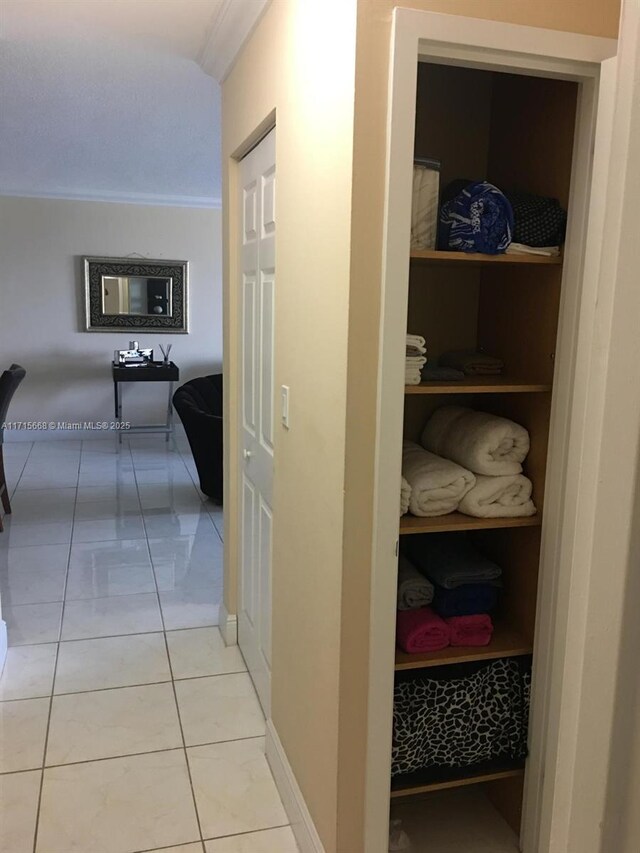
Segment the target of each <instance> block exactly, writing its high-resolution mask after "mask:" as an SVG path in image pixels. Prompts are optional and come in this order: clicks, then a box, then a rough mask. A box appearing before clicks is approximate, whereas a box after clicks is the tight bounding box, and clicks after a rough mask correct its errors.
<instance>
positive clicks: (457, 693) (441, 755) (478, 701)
mask: <svg viewBox="0 0 640 853" xmlns="http://www.w3.org/2000/svg"><path fill="white" fill-rule="evenodd" d="M530 684H531V663H530V658H525V659H522V658H504V659H501V660H495V661H491V662H489V663H482V664H480V665H478V664H472V665H471V666H470V667H468V666H467V667H466V668H463V665H458V666H447V667H439V668H438V669H434V670H431V671H430V674H429V676H428V677H427V676H425V675H424V674H423V673H421V674H420V675H419V676H418V677H410V678H408V679H401V680H399V681H398V682H397V683H396V686H395V691H394V712H393V763H392V775H393V776H397V775H399V774H408V773H415V772H417V771H422V770H425V769H426V768H454V767H456V768H458V767H459V768H462V767H471V766H473V765H482V764H486V763H487V762H491V761H495V760H513V761H517V760H522V759H523V758H525V756H526V754H527V720H528V715H529V694H530Z"/></svg>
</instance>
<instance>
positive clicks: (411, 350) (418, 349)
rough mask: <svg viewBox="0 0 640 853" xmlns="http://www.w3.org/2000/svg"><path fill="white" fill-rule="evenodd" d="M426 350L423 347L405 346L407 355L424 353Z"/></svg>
mask: <svg viewBox="0 0 640 853" xmlns="http://www.w3.org/2000/svg"><path fill="white" fill-rule="evenodd" d="M425 354H426V350H425V348H424V347H409V346H408V347H407V355H425Z"/></svg>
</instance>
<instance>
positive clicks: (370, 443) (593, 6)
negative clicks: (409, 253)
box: [223, 0, 618, 853]
mask: <svg viewBox="0 0 640 853" xmlns="http://www.w3.org/2000/svg"><path fill="white" fill-rule="evenodd" d="M393 5H394V3H393V2H392V0H357V47H356V55H355V57H354V46H355V45H354V41H353V39H354V21H353V14H354V11H355V0H353V2H351V1H350V2H345V0H343V2H328V1H327V0H325V2H322V0H273V3H272V5H271V6H270V8H269V10H268V12H267V14H266V15H265V17H264V18H263V20H262V21H261V23H260V25H259V27H258V29H257V30H256V32H255V33H254V35H253V37H252V39H251V40H250V42H249V43H248V45H247V46H246V48H245V49H244V51H243V53H242V55H241V58H240V61H239V62H238V64H237V66H236V67H235V69H234V71H233V73H232V75H231V76H230V78H229V79H228V80H227V82H226V83H225V84H224V86H223V157H224V165H225V181H226V184H225V191H224V199H225V204H226V205H227V217H230V218H231V221H233V219H234V217H235V216H236V215H237V214H236V209H235V166H234V164H233V163H232V162H230V157H231V155H232V154H233V152H234V151H236V150H237V149H239V148H240V147H241V146H242V145H243V143H244V142H245V140H246V139H247V138H249V137H250V136H251V135H252V133H253V132H254V129H255V128H256V127H258V126H259V125H260V124H261V123H263V122H265V121H266V120H267V118H268V116H269V115H270V114H272V113H273V111H274V110H275V114H276V123H277V158H278V166H277V169H278V240H277V258H278V260H277V263H278V289H277V304H276V385H280V384H281V383H285V384H288V385H290V387H291V394H292V397H291V405H292V429H291V431H290V433H285V432H283V431H281V430H280V429H279V428H278V431H277V438H276V471H275V483H274V486H275V497H274V513H275V528H274V552H273V561H274V612H273V625H274V637H273V640H274V644H273V684H272V688H273V719H274V723H275V725H276V728H277V730H278V733H279V735H280V738H281V740H282V742H283V744H284V747H285V750H286V752H287V755H288V758H289V761H290V763H291V765H292V767H293V770H294V773H295V774H296V777H297V780H298V782H299V784H300V787H301V789H302V793H303V795H304V797H305V800H306V802H307V805H308V806H309V809H310V811H311V815H312V817H313V820H314V822H315V824H316V827H317V829H318V831H319V833H320V836H321V838H322V841H323V844H324V846H325V849H326V850H327V853H366V851H364V849H363V841H362V838H363V824H364V779H365V746H366V743H365V733H366V717H367V704H366V700H367V688H368V683H367V670H368V645H369V606H370V600H369V593H370V570H371V542H372V525H373V509H372V508H373V494H374V471H373V459H374V441H375V423H376V405H377V368H378V365H377V361H376V348H377V341H378V333H379V320H380V313H379V312H380V283H381V277H382V225H383V206H384V171H385V169H384V166H385V132H386V125H385V123H386V108H387V80H388V61H389V44H390V32H391V13H392V8H393ZM401 5H403V6H410V7H414V8H419V9H425V10H432V11H438V12H450V13H451V12H454V13H457V14H462V15H470V16H476V17H483V18H488V19H494V20H502V21H510V22H513V23H520V24H529V25H533V26H542V27H550V28H556V29H561V30H573V31H576V32H582V33H587V34H594V35H603V36H615V35H616V31H617V16H618V3H617V0H582V2H578V0H576V2H572V3H558V2H557V0H545V2H540V0H538V1H537V2H533V0H521V2H514V0H493V2H491V0H480V1H479V2H475V1H474V0H464V1H463V0H459V2H450V0H449V1H448V2H447V0H439V1H438V0H429V2H427V0H424V2H416V0H413V2H411V0H404V2H403V3H402V4H401ZM354 61H355V113H354V112H353V104H352V98H353V74H354ZM225 245H226V246H227V248H228V257H227V259H226V263H225V273H224V279H225V295H226V309H225V323H226V327H225V328H226V330H227V332H228V334H227V342H226V347H227V350H226V353H227V358H226V363H227V364H228V365H229V376H228V379H229V381H228V382H227V389H228V394H229V397H228V399H227V410H228V411H229V412H230V413H231V414H230V418H229V422H228V425H227V426H228V430H229V432H228V439H229V440H228V441H227V447H228V453H229V460H228V462H229V470H230V472H231V483H230V486H229V488H230V493H229V495H228V500H227V507H232V506H233V505H234V502H235V501H236V499H237V494H236V488H235V476H236V470H237V469H236V466H235V464H234V459H235V453H236V448H235V446H234V439H235V429H236V423H235V420H234V409H235V405H236V403H237V397H236V396H235V392H234V388H233V385H234V382H235V381H236V380H237V377H236V374H235V364H234V362H233V360H232V358H231V356H232V355H233V354H235V347H236V345H237V342H236V340H235V337H234V329H235V322H236V318H237V300H236V285H235V284H234V282H235V281H236V278H235V273H236V267H235V263H234V258H235V249H236V247H235V244H234V242H233V231H229V228H228V220H227V223H226V231H225ZM228 515H229V516H230V518H229V520H228V523H227V524H228V526H227V530H226V536H225V540H226V542H227V548H228V551H227V557H228V560H227V579H226V580H227V590H226V596H227V598H226V603H227V607H228V609H229V611H230V612H235V607H236V597H235V584H236V569H237V550H236V547H235V543H236V541H237V531H236V529H235V522H234V518H233V514H232V513H229V514H228Z"/></svg>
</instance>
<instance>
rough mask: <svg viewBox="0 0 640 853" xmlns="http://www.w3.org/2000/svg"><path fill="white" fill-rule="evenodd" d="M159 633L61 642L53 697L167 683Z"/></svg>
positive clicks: (163, 653)
mask: <svg viewBox="0 0 640 853" xmlns="http://www.w3.org/2000/svg"><path fill="white" fill-rule="evenodd" d="M170 678H171V674H170V671H169V660H168V658H167V650H166V646H165V641H164V636H163V635H162V634H139V635H137V636H133V637H107V638H101V639H97V640H78V641H75V642H71V643H61V644H60V653H59V656H58V666H57V669H56V682H55V690H54V692H55V693H56V694H59V693H75V692H78V691H81V690H100V689H101V688H105V687H126V686H128V685H132V684H151V683H153V682H157V681H169V680H170Z"/></svg>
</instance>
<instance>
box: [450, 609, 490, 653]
mask: <svg viewBox="0 0 640 853" xmlns="http://www.w3.org/2000/svg"><path fill="white" fill-rule="evenodd" d="M445 622H446V623H447V625H448V626H449V630H450V631H451V645H452V646H488V645H489V643H490V642H491V636H492V634H493V622H492V621H491V616H489V614H488V613H475V614H474V615H473V616H449V618H448V619H445Z"/></svg>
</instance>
